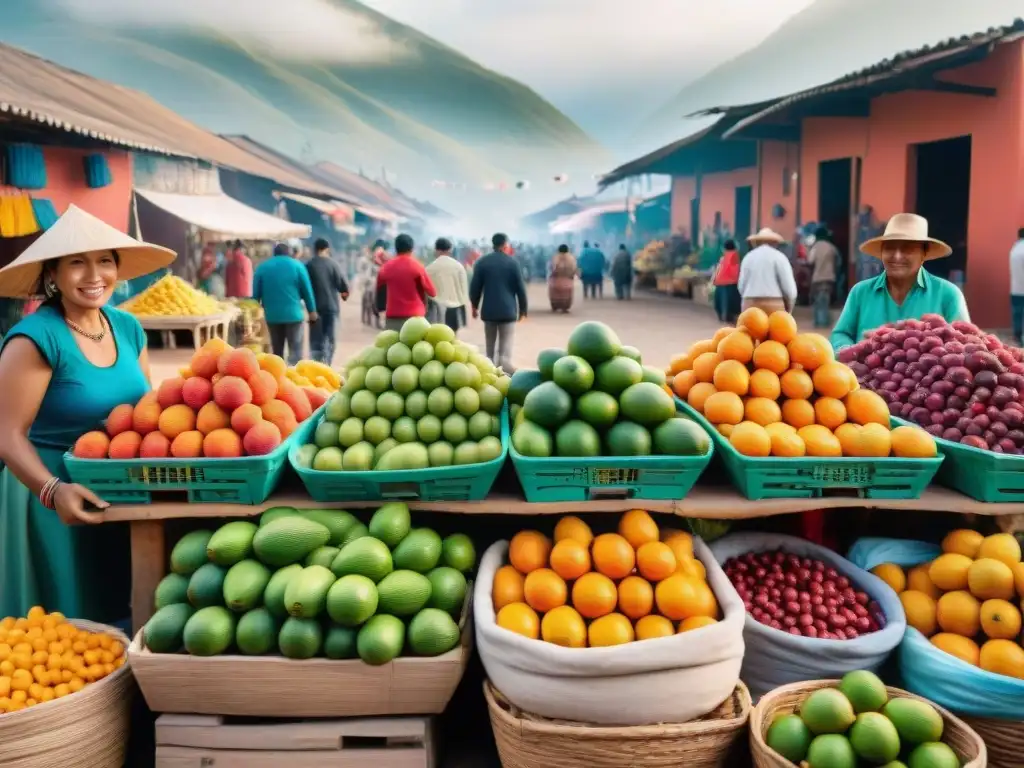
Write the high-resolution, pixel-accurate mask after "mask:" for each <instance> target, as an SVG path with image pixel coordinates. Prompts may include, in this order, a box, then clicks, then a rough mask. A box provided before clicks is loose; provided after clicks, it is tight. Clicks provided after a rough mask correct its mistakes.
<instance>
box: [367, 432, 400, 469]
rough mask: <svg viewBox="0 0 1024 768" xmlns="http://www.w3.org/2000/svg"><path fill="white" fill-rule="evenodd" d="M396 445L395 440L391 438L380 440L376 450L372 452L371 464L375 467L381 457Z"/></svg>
mask: <svg viewBox="0 0 1024 768" xmlns="http://www.w3.org/2000/svg"><path fill="white" fill-rule="evenodd" d="M397 445H398V441H397V440H395V438H393V437H388V438H385V439H384V440H381V442H380V444H379V445H378V446H377V449H376V450H375V451H374V452H373V463H374V464H375V465H376V463H377V462H378V461H380V460H381V457H382V456H383V455H384V454H385V453H387V452H388V451H390V450H391V449H392V448H394V447H396V446H397Z"/></svg>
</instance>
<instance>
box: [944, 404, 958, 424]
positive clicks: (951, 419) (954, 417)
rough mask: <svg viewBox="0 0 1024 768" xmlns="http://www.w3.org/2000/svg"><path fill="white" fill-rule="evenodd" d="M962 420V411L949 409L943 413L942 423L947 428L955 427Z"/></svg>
mask: <svg viewBox="0 0 1024 768" xmlns="http://www.w3.org/2000/svg"><path fill="white" fill-rule="evenodd" d="M959 420H960V411H958V410H957V409H956V408H947V409H946V410H944V411H943V412H942V423H943V424H944V425H945V426H947V427H955V426H956V423H957V422H958V421H959Z"/></svg>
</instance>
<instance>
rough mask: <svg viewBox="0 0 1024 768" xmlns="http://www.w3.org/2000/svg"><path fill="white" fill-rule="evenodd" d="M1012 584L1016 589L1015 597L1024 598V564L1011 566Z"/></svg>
mask: <svg viewBox="0 0 1024 768" xmlns="http://www.w3.org/2000/svg"><path fill="white" fill-rule="evenodd" d="M1013 583H1014V586H1016V587H1017V597H1024V563H1017V564H1016V565H1015V566H1013Z"/></svg>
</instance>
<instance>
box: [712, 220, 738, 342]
mask: <svg viewBox="0 0 1024 768" xmlns="http://www.w3.org/2000/svg"><path fill="white" fill-rule="evenodd" d="M739 279H740V254H739V251H738V250H737V248H736V241H735V240H732V239H730V240H726V241H725V243H723V244H722V258H721V259H719V261H718V266H717V267H716V268H715V279H714V281H713V283H714V286H715V313H716V314H717V315H718V319H719V320H721V321H722V322H723V323H732V322H735V321H736V318H737V317H738V316H739V314H740V291H739V288H737V287H736V284H737V283H738V282H739Z"/></svg>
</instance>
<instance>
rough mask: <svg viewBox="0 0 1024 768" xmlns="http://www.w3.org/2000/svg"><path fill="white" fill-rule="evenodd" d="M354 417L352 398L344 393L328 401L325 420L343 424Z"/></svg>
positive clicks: (335, 395)
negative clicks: (350, 417)
mask: <svg viewBox="0 0 1024 768" xmlns="http://www.w3.org/2000/svg"><path fill="white" fill-rule="evenodd" d="M351 415H352V398H351V396H349V395H348V394H346V393H344V392H337V393H335V394H334V395H332V396H331V399H330V400H328V401H327V410H326V412H325V413H324V418H325V419H327V420H328V421H334V422H337V423H339V424H340V423H341V422H343V421H344V420H345V419H347V418H348V417H349V416H351Z"/></svg>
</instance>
